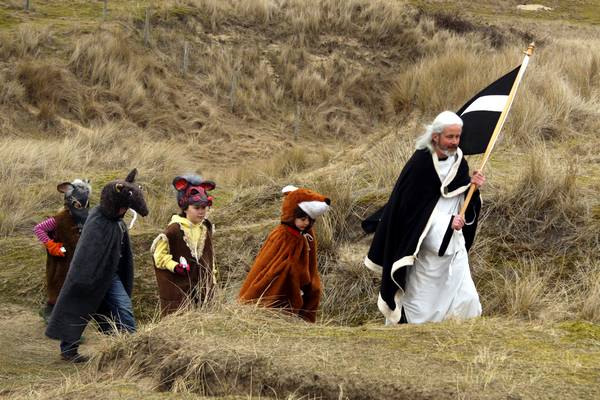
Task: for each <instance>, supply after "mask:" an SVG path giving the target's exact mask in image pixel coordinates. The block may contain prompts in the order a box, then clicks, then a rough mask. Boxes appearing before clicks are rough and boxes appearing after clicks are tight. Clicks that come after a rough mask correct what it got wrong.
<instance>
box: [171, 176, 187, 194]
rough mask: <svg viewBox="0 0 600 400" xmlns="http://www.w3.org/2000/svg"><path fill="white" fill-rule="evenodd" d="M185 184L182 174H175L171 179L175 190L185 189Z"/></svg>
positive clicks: (185, 180)
mask: <svg viewBox="0 0 600 400" xmlns="http://www.w3.org/2000/svg"><path fill="white" fill-rule="evenodd" d="M187 185H188V181H187V179H185V178H184V177H182V176H176V177H175V179H173V187H175V189H176V190H177V191H180V190H183V189H185V188H186V186H187Z"/></svg>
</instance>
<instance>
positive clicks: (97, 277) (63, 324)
mask: <svg viewBox="0 0 600 400" xmlns="http://www.w3.org/2000/svg"><path fill="white" fill-rule="evenodd" d="M117 271H118V274H119V277H120V278H121V281H122V282H123V286H124V287H125V291H126V292H127V294H128V295H129V296H130V297H131V291H132V288H133V256H132V252H131V246H130V243H129V235H128V234H127V227H126V225H125V223H124V222H123V220H122V219H121V218H112V217H107V216H106V215H105V214H104V213H103V212H102V210H101V209H100V207H99V206H97V207H94V208H93V209H92V211H90V214H89V217H88V219H87V221H86V223H85V225H84V226H83V230H82V231H81V236H80V238H79V242H78V243H77V247H76V249H75V254H74V255H73V260H72V261H71V266H70V268H69V272H68V274H67V277H66V279H65V283H64V285H63V287H62V290H61V291H60V295H59V296H58V301H57V302H56V305H55V306H54V310H53V311H52V315H51V317H50V321H49V323H48V327H47V329H46V336H48V337H50V338H52V339H60V340H64V341H69V342H75V341H78V340H79V339H80V337H81V335H82V333H83V331H84V329H85V327H86V325H87V322H88V321H89V320H90V318H92V317H97V316H100V315H101V314H102V309H101V308H102V301H103V300H104V296H105V295H106V293H107V291H108V289H109V288H110V285H111V281H112V277H113V275H114V274H115V273H116V272H117ZM103 320H104V319H103V318H99V321H103ZM101 327H102V323H101Z"/></svg>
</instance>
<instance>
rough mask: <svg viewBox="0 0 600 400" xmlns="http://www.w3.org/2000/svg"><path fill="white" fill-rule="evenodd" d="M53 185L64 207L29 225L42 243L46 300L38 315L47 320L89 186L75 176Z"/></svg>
mask: <svg viewBox="0 0 600 400" xmlns="http://www.w3.org/2000/svg"><path fill="white" fill-rule="evenodd" d="M56 189H57V190H58V191H59V192H60V193H63V194H64V205H65V207H64V208H63V209H62V210H61V211H60V212H59V213H58V214H56V215H55V216H53V217H50V218H48V219H46V220H44V221H42V222H40V223H39V224H37V225H36V226H35V227H34V228H33V232H34V233H35V235H36V237H37V238H38V240H39V241H40V242H41V243H42V244H43V245H44V246H45V247H46V250H47V253H48V254H47V258H46V292H47V296H48V298H47V301H46V305H45V307H44V308H43V309H42V311H41V313H40V314H41V315H42V318H44V321H46V322H48V319H49V318H50V314H51V313H52V309H53V308H54V304H56V300H57V299H58V294H59V292H60V289H61V288H62V286H63V283H64V282H65V278H66V277H67V271H68V270H69V264H70V263H71V260H72V259H73V254H74V253H75V247H76V246H77V241H78V240H79V235H80V234H81V229H82V228H83V224H84V223H85V220H86V219H87V216H88V212H89V206H90V203H89V197H90V193H91V191H92V187H91V186H90V184H89V181H87V180H86V181H83V180H81V179H75V180H74V181H73V182H63V183H61V184H59V185H58V186H57V187H56Z"/></svg>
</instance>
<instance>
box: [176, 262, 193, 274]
mask: <svg viewBox="0 0 600 400" xmlns="http://www.w3.org/2000/svg"><path fill="white" fill-rule="evenodd" d="M174 271H175V273H176V274H177V275H182V276H187V274H188V272H189V271H190V267H189V266H188V265H183V264H177V265H176V266H175V269H174Z"/></svg>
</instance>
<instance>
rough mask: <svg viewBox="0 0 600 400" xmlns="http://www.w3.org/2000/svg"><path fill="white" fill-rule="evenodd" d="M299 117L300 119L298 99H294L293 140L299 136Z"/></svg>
mask: <svg viewBox="0 0 600 400" xmlns="http://www.w3.org/2000/svg"><path fill="white" fill-rule="evenodd" d="M300 119H301V108H300V100H296V114H295V115H294V140H298V137H300Z"/></svg>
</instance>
